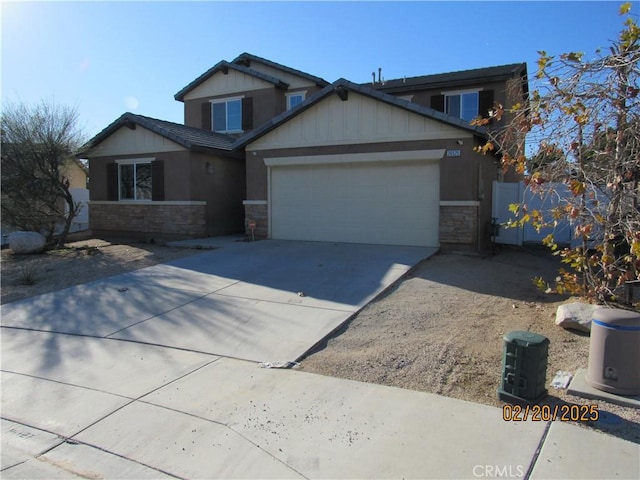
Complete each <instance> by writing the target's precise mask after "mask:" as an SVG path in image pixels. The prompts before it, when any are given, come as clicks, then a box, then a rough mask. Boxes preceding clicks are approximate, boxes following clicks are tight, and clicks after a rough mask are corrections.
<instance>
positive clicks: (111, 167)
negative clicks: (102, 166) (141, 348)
mask: <svg viewBox="0 0 640 480" xmlns="http://www.w3.org/2000/svg"><path fill="white" fill-rule="evenodd" d="M118 199H119V195H118V164H117V163H107V200H109V201H110V202H114V201H117V200H118Z"/></svg>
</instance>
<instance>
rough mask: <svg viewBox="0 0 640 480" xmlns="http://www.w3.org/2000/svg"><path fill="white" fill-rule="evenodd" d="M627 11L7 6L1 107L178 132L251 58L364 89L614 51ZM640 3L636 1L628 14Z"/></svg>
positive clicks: (531, 5)
mask: <svg viewBox="0 0 640 480" xmlns="http://www.w3.org/2000/svg"><path fill="white" fill-rule="evenodd" d="M622 3H623V2H622V1H619V2H618V1H608V2H596V1H580V2H578V1H574V2H562V1H553V2H552V1H549V2H546V1H529V2H518V1H509V2H506V1H500V2H485V1H476V2H457V1H449V2H432V1H414V2H399V1H398V2H396V1H379V2H363V1H357V2H344V1H340V2H328V1H327V2H296V1H287V2H273V1H264V2H212V1H200V2H186V1H174V2H141V1H130V2H105V1H103V2H55V1H51V2H8V1H5V0H1V1H0V7H1V10H0V15H1V31H2V33H1V42H2V43H1V72H2V73H1V77H0V81H1V83H0V90H1V93H2V97H1V101H2V104H5V103H6V102H8V101H9V102H23V103H27V104H35V103H37V102H39V101H40V100H43V99H44V100H53V101H54V102H56V103H59V104H63V105H69V106H74V107H76V108H77V110H78V114H79V124H80V127H81V128H82V129H83V130H84V131H85V133H86V135H87V138H90V137H92V136H94V135H96V134H97V133H99V132H100V131H101V130H102V129H104V128H105V127H107V126H108V125H109V124H110V123H111V122H113V121H114V120H116V119H117V118H118V117H119V116H120V115H122V114H123V113H124V112H127V111H129V112H133V113H137V114H141V115H146V116H149V117H154V118H159V119H162V120H168V121H172V122H176V123H182V122H183V104H182V103H181V102H178V101H176V100H175V99H174V95H175V94H176V93H177V92H178V91H180V90H181V89H182V88H183V87H184V86H186V85H187V84H189V83H190V82H191V81H192V80H193V79H195V78H196V77H198V76H199V75H200V74H202V73H204V72H205V71H206V70H208V69H209V68H211V67H212V66H213V65H215V64H216V63H217V62H219V61H220V60H228V61H231V60H233V59H234V58H235V57H236V56H238V55H239V54H241V53H243V52H249V53H251V54H254V55H258V56H260V57H264V58H267V59H269V60H272V61H274V62H278V63H281V64H284V65H287V66H289V67H292V68H296V69H298V70H302V71H304V72H307V73H310V74H313V75H316V76H319V77H322V78H324V79H325V80H327V81H330V82H332V81H334V80H337V79H338V78H341V77H342V78H346V79H348V80H351V81H353V82H358V83H362V82H368V81H370V80H371V78H372V77H371V73H372V72H373V71H376V72H377V71H378V68H382V76H383V78H385V79H392V78H402V77H404V76H407V77H411V76H418V75H427V74H432V73H442V72H451V71H457V70H466V69H471V68H480V67H487V66H494V65H505V64H510V63H519V62H526V63H527V64H528V70H529V73H535V71H536V61H537V58H538V54H537V51H538V50H545V51H547V52H548V53H550V54H560V53H564V52H570V51H580V52H585V54H586V56H587V57H588V58H590V57H593V56H594V52H595V51H596V49H598V48H606V47H608V46H609V45H610V43H611V41H612V40H614V39H615V38H616V37H617V34H618V32H619V31H620V30H621V28H622V26H623V25H622V24H623V17H621V16H619V15H618V8H619V6H620V5H621V4H622ZM639 10H640V6H639V3H638V2H634V4H633V7H632V13H634V14H636V15H637V14H638V13H640V12H639Z"/></svg>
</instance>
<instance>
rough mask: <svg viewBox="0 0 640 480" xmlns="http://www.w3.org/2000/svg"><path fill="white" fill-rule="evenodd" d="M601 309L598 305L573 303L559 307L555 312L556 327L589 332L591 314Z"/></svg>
mask: <svg viewBox="0 0 640 480" xmlns="http://www.w3.org/2000/svg"><path fill="white" fill-rule="evenodd" d="M600 308H602V307H601V306H600V305H591V304H590V303H583V302H573V303H567V304H565V305H560V306H559V307H558V310H557V311H556V325H558V326H560V327H562V328H570V329H572V330H578V331H581V332H585V333H589V332H591V320H592V319H593V313H594V312H595V311H596V310H598V309H600Z"/></svg>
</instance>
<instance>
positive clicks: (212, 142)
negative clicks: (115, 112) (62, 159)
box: [76, 112, 236, 157]
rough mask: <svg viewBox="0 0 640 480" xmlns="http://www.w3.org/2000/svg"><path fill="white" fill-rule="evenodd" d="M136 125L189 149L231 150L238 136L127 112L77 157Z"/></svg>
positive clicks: (98, 135)
mask: <svg viewBox="0 0 640 480" xmlns="http://www.w3.org/2000/svg"><path fill="white" fill-rule="evenodd" d="M136 125H140V126H141V127H144V128H146V129H147V130H150V131H152V132H154V133H156V134H158V135H160V136H162V137H164V138H167V139H169V140H171V141H172V142H175V143H177V144H178V145H182V146H183V147H185V148H187V149H189V150H200V151H223V152H231V150H232V146H233V143H234V142H235V140H236V138H235V137H232V136H231V135H226V134H224V133H216V132H212V131H210V130H202V129H200V128H195V127H188V126H186V125H181V124H179V123H173V122H167V121H165V120H158V119H156V118H151V117H145V116H142V115H135V114H133V113H129V112H127V113H125V114H123V115H122V116H120V118H118V119H117V120H116V121H115V122H113V123H111V125H109V126H108V127H107V128H105V129H104V130H102V131H101V132H100V133H98V134H97V135H96V136H95V137H93V138H92V139H91V140H89V141H88V142H87V143H86V144H85V145H84V146H83V147H82V148H81V150H80V152H78V153H77V154H76V157H82V155H86V154H87V153H89V151H90V150H91V149H92V148H95V147H96V146H97V145H98V144H99V143H101V142H102V141H104V140H105V139H107V137H109V136H110V135H112V134H113V133H114V132H115V131H116V130H118V129H119V128H121V127H123V126H125V127H128V128H131V129H134V128H135V127H136Z"/></svg>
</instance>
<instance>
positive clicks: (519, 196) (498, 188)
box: [491, 181, 572, 245]
mask: <svg viewBox="0 0 640 480" xmlns="http://www.w3.org/2000/svg"><path fill="white" fill-rule="evenodd" d="M548 185H549V187H550V188H548V189H546V190H545V193H544V194H543V195H540V194H534V193H533V192H532V191H531V190H530V189H528V188H526V187H525V186H524V182H520V183H503V182H496V181H494V182H493V204H492V206H491V209H492V214H491V216H492V218H493V221H494V224H497V225H498V227H497V231H498V234H497V235H496V236H495V237H494V238H495V242H496V243H502V244H506V245H522V244H523V243H537V244H540V243H542V239H543V238H544V237H546V236H547V235H549V234H550V233H553V238H554V240H555V241H556V243H559V244H571V243H572V228H571V225H570V224H569V222H567V221H564V220H560V221H558V224H557V225H556V226H555V227H548V228H543V229H541V230H540V231H539V232H538V231H536V229H535V228H533V227H532V226H531V225H530V224H525V225H524V228H506V227H505V226H504V225H505V224H506V223H507V222H508V221H509V220H510V219H511V220H513V219H515V216H514V215H513V213H511V212H510V211H509V205H511V204H512V203H518V204H523V203H524V204H525V205H527V208H528V209H529V211H533V210H539V211H540V212H542V214H543V215H544V217H545V218H550V215H551V213H550V212H551V210H552V209H553V208H555V207H557V206H558V205H560V204H561V203H562V202H563V199H565V198H569V197H570V196H571V192H570V191H569V189H568V187H567V186H566V185H564V184H562V183H553V184H552V183H550V184H548Z"/></svg>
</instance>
